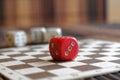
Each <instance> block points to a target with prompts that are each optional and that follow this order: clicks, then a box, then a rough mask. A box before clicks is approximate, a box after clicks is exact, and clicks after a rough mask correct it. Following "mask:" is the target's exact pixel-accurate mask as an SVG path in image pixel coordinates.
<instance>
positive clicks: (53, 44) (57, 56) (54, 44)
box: [49, 36, 79, 60]
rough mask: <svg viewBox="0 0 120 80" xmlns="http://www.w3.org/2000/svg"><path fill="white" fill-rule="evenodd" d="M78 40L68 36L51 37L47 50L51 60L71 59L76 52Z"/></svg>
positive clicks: (74, 56)
mask: <svg viewBox="0 0 120 80" xmlns="http://www.w3.org/2000/svg"><path fill="white" fill-rule="evenodd" d="M78 48H79V47H78V42H77V40H76V38H74V37H70V36H63V37H54V38H51V40H50V43H49V51H50V54H51V56H52V58H53V60H73V59H75V58H76V56H77V54H78Z"/></svg>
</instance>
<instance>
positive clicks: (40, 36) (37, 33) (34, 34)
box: [31, 27, 46, 43]
mask: <svg viewBox="0 0 120 80" xmlns="http://www.w3.org/2000/svg"><path fill="white" fill-rule="evenodd" d="M45 36H46V29H45V28H44V27H34V28H31V38H32V42H33V43H42V42H45V40H46V37H45Z"/></svg>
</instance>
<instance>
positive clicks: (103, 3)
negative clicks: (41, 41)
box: [0, 0, 120, 38]
mask: <svg viewBox="0 0 120 80" xmlns="http://www.w3.org/2000/svg"><path fill="white" fill-rule="evenodd" d="M119 3H120V0H0V29H28V28H31V27H35V26H59V27H63V28H65V27H67V28H66V29H69V28H70V29H71V30H72V29H73V28H74V27H75V26H77V27H76V29H75V30H73V32H78V33H80V34H89V33H91V31H96V33H94V34H97V33H99V31H100V30H99V29H96V27H98V26H99V28H101V29H102V28H105V29H106V27H107V28H108V27H109V28H110V27H112V29H110V31H105V32H104V31H102V33H104V34H105V33H106V32H107V34H108V33H109V34H110V33H113V34H110V35H109V36H111V35H112V36H115V35H116V34H117V38H118V37H119V36H120V33H119V31H118V28H120V27H119V23H120V10H119V7H120V5H119ZM81 25H82V26H81ZM83 25H84V26H85V27H83ZM91 25H92V26H94V27H93V28H91V27H90V26H91ZM72 26H74V27H72ZM115 28H117V31H118V32H117V31H112V32H111V30H113V29H115ZM77 29H79V30H78V31H77ZM86 30H87V31H86ZM88 30H91V31H88ZM97 30H98V31H97ZM106 30H108V29H106ZM82 31H83V32H82ZM85 32H87V33H85ZM100 34H101V32H100ZM104 34H103V35H104ZM114 34H115V35H114ZM103 35H102V36H103ZM107 36H108V35H107Z"/></svg>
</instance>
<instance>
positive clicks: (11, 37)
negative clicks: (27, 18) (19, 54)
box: [5, 30, 27, 47]
mask: <svg viewBox="0 0 120 80" xmlns="http://www.w3.org/2000/svg"><path fill="white" fill-rule="evenodd" d="M5 42H6V44H7V46H8V47H12V46H16V47H22V46H25V45H26V44H27V35H26V33H25V32H24V31H23V30H8V31H6V32H5Z"/></svg>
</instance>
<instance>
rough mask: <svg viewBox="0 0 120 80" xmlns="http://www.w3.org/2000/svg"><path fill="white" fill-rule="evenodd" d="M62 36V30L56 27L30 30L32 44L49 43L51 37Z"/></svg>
mask: <svg viewBox="0 0 120 80" xmlns="http://www.w3.org/2000/svg"><path fill="white" fill-rule="evenodd" d="M56 36H62V30H61V28H58V27H49V28H45V27H34V28H32V29H31V38H32V42H33V43H43V42H49V40H50V39H51V38H52V37H56Z"/></svg>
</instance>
